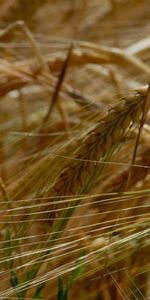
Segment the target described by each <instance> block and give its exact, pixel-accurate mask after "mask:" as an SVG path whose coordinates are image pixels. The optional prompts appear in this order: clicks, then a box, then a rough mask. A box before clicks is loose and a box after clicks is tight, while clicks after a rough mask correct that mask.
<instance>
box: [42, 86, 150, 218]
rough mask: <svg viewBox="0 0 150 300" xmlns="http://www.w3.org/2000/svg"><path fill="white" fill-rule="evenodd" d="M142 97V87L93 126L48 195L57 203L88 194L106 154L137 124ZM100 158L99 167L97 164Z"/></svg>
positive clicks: (54, 214)
mask: <svg viewBox="0 0 150 300" xmlns="http://www.w3.org/2000/svg"><path fill="white" fill-rule="evenodd" d="M145 97H146V89H145V88H144V89H143V90H139V91H136V92H135V93H134V95H133V96H131V97H127V98H126V99H124V103H123V102H122V103H121V104H119V105H118V106H116V107H115V108H113V110H111V111H110V112H109V113H108V115H107V116H106V117H105V118H104V119H103V120H101V122H100V123H99V124H98V125H96V126H95V128H94V129H93V130H92V131H91V132H90V133H89V134H88V135H87V137H86V138H85V140H84V141H83V144H82V145H81V147H80V148H79V149H78V151H77V152H76V153H75V156H74V159H73V160H72V161H71V162H70V163H69V164H68V165H67V167H66V168H65V169H64V170H63V171H62V173H61V174H60V176H59V178H58V180H57V182H56V183H55V185H54V186H53V188H52V190H51V191H50V192H49V194H48V196H52V195H54V196H55V197H57V196H58V197H57V201H58V203H59V200H60V199H62V197H61V196H66V195H74V196H75V195H79V194H83V193H86V192H88V190H89V186H90V188H91V186H92V185H93V184H94V177H95V174H96V176H97V175H98V169H99V168H101V167H102V165H103V160H104V159H105V157H106V155H108V154H109V153H110V151H113V150H112V149H113V148H115V147H116V146H117V144H118V143H119V142H120V140H121V139H122V137H123V135H124V134H125V131H126V130H127V129H128V128H129V126H130V125H131V124H133V123H134V122H138V121H139V117H140V115H141V112H142V110H143V104H144V99H145ZM101 158H102V164H100V163H99V160H100V159H101ZM65 205H66V202H65ZM59 208H61V209H62V201H61V206H60V205H58V204H57V205H56V206H55V207H53V211H52V212H51V213H50V214H49V220H50V223H51V224H53V222H54V220H55V218H58V217H59V216H60V209H59ZM68 209H69V208H68ZM68 209H67V210H68ZM64 213H65V212H64Z"/></svg>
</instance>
